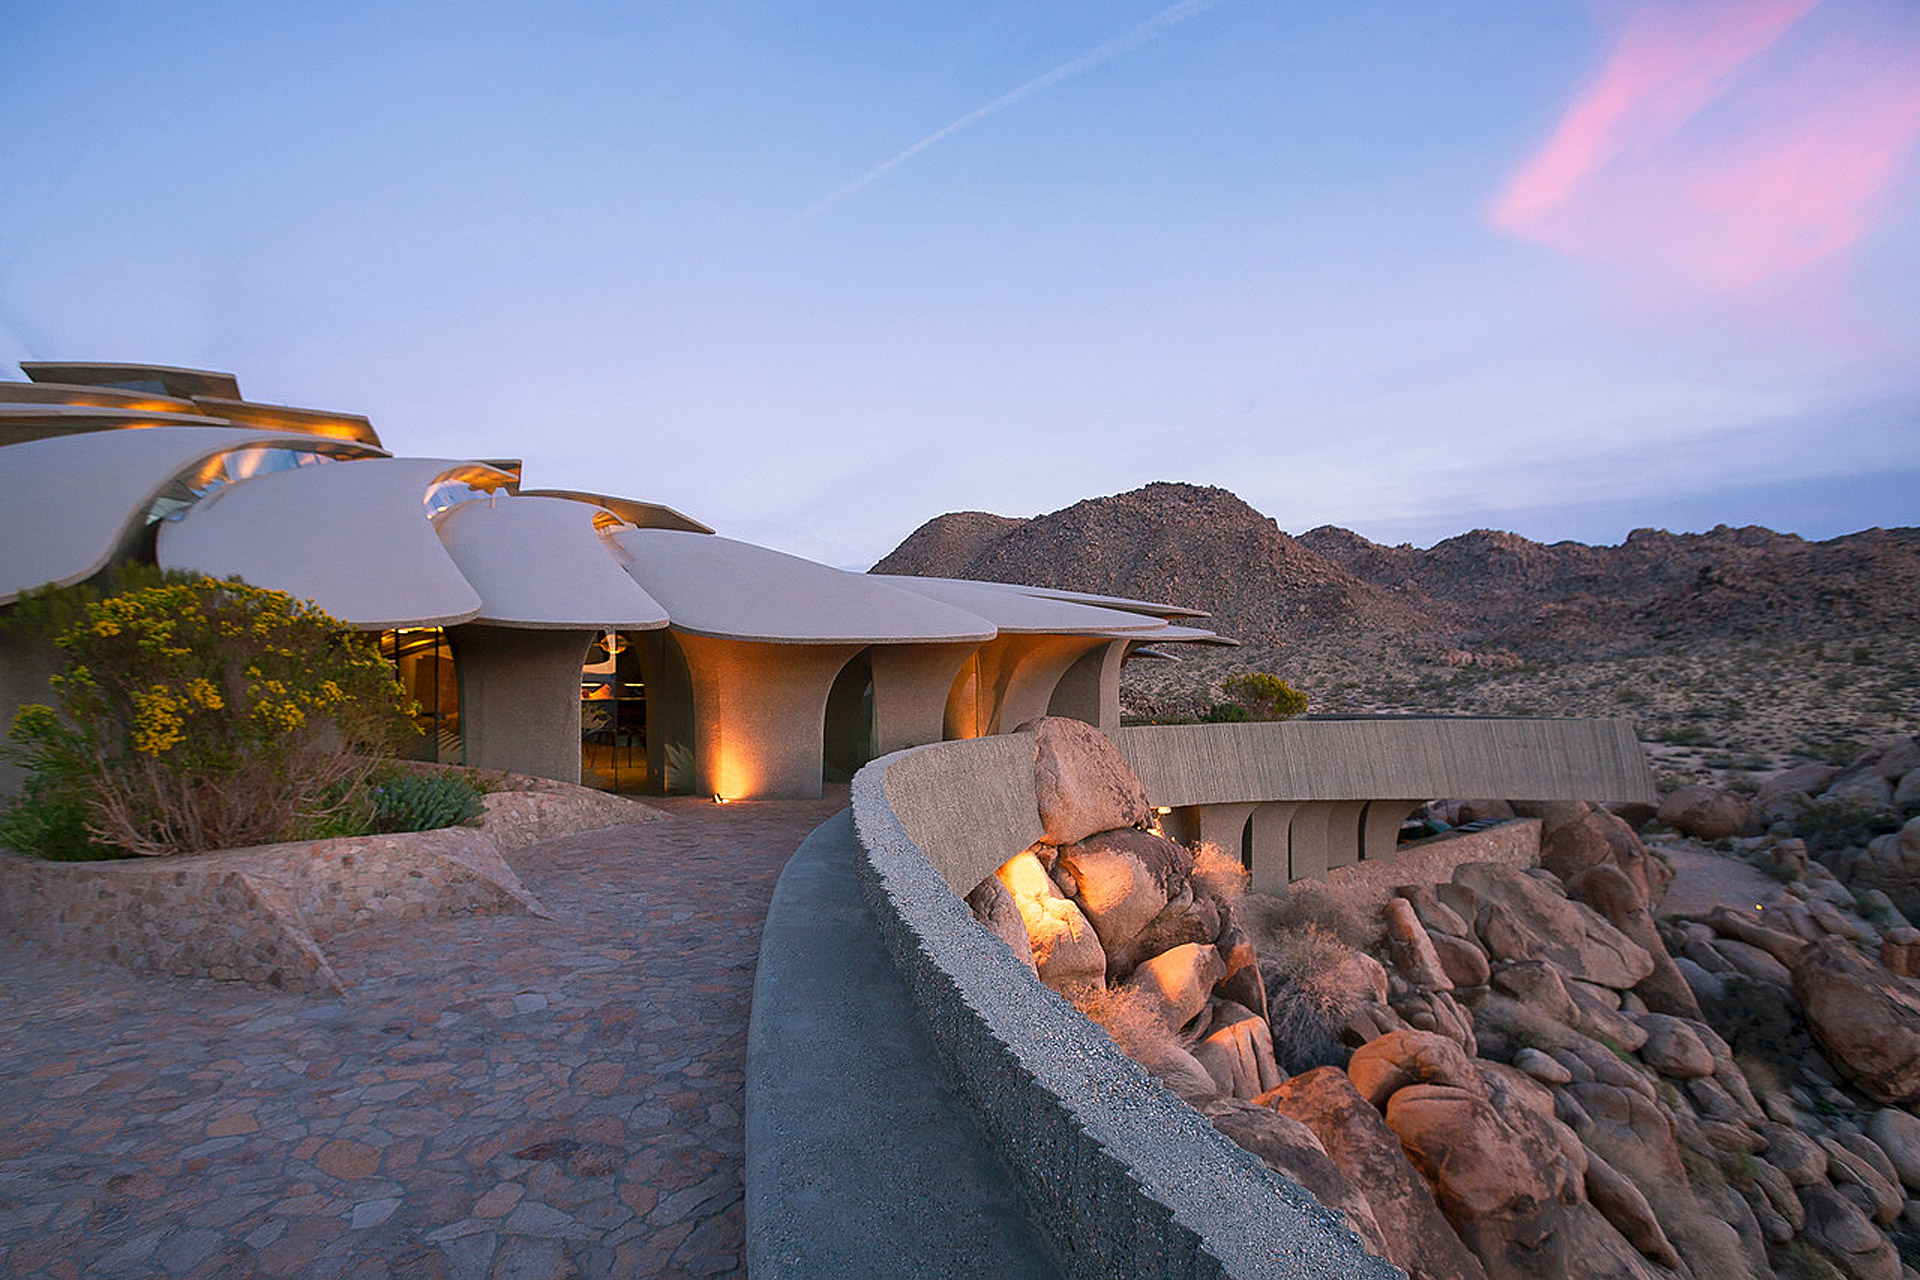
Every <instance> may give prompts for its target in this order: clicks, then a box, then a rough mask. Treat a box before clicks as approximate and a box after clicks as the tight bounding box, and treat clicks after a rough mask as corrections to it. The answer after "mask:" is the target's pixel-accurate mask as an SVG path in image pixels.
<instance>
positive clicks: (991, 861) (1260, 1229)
mask: <svg viewBox="0 0 1920 1280" xmlns="http://www.w3.org/2000/svg"><path fill="white" fill-rule="evenodd" d="M1114 739H1115V742H1116V744H1117V745H1119V746H1120V748H1121V751H1122V753H1123V754H1124V755H1125V756H1126V757H1127V759H1128V762H1129V763H1130V764H1131V765H1132V766H1133V767H1134V769H1135V770H1136V771H1137V772H1138V774H1139V775H1140V777H1141V779H1142V781H1143V782H1144V783H1146V787H1147V794H1148V798H1149V800H1150V801H1151V802H1152V803H1154V804H1161V805H1183V804H1185V805H1194V804H1225V803H1240V802H1247V801H1253V802H1265V801H1271V800H1295V799H1298V800H1316V799H1324V798H1356V799H1364V798H1366V797H1369V796H1379V797H1396V796H1397V797H1405V796H1413V795H1427V796H1430V797H1431V796H1443V795H1450V794H1474V795H1483V794H1484V795H1500V794H1506V793H1508V792H1509V791H1511V792H1512V793H1513V794H1514V795H1515V796H1516V797H1524V798H1529V799H1532V798H1540V799H1572V798H1586V797H1584V796H1583V795H1582V793H1583V792H1587V791H1588V790H1589V789H1590V795H1591V797H1593V798H1605V799H1623V798H1638V796H1639V794H1640V793H1641V792H1642V791H1645V790H1647V789H1649V788H1650V781H1649V779H1648V775H1647V771H1646V765H1645V761H1644V759H1643V758H1642V757H1640V756H1639V754H1638V747H1637V745H1636V744H1634V743H1633V741H1632V737H1631V734H1630V733H1629V732H1628V731H1627V730H1626V729H1625V727H1624V726H1622V725H1620V724H1619V723H1617V722H1575V721H1523V722H1472V721H1448V722H1424V721H1389V722H1380V723H1370V722H1360V723H1352V724H1348V723H1341V722H1311V723H1308V724H1296V725H1287V724H1268V725H1226V726H1203V727H1193V728H1179V729H1129V730H1123V731H1121V732H1120V733H1118V734H1115V735H1114ZM1320 747H1325V748H1327V749H1326V750H1325V751H1320V750H1318V748H1320ZM1505 752H1511V753H1513V754H1512V756H1511V757H1510V760H1509V764H1510V769H1509V774H1508V776H1509V777H1510V778H1511V779H1512V780H1513V781H1514V782H1515V783H1516V784H1517V785H1514V786H1512V787H1509V786H1507V785H1506V784H1505V783H1503V782H1502V775H1501V773H1500V767H1501V763H1502V754H1503V753H1505ZM852 800H853V816H854V825H855V830H856V832H857V834H858V836H859V840H860V844H861V846H862V851H863V857H862V858H861V860H860V863H859V871H860V875H861V881H862V888H863V891H864V893H865V896H866V898H867V900H868V903H869V905H870V906H871V908H872V910H873V914H874V916H875V917H876V919H877V920H878V924H879V929H880V931H881V933H882V935H883V940H884V942H885V944H886V947H887V950H888V952H889V954H890V955H891V956H892V959H893V962H894V965H895V967H896V968H897V970H898V971H899V973H900V975H901V977H902V979H903V980H904V982H905V983H906V985H907V988H908V990H909V992H910V994H911V997H912V1000H913V1003H914V1006H915V1009H916V1012H917V1013H918V1014H919V1016H920V1017H921V1018H922V1019H923V1020H924V1022H925V1024H926V1025H927V1027H928V1029H929V1031H930V1033H931V1036H932V1038H933V1040H934V1042H935V1043H936V1044H938V1045H939V1046H941V1049H942V1052H943V1053H944V1054H945V1055H946V1057H947V1059H948V1065H949V1066H950V1067H951V1068H952V1071H953V1076H954V1078H955V1080H956V1082H957V1083H958V1085H959V1087H960V1089H961V1090H962V1092H963V1093H964V1095H965V1096H966V1097H967V1099H968V1100H969V1102H970V1103H971V1105H972V1106H973V1108H974V1109H975V1111H976V1112H977V1114H978V1116H979V1118H980V1122H981V1127H982V1129H983V1131H984V1132H985V1133H986V1134H987V1135H988V1138H989V1140H990V1141H991V1142H992V1143H993V1144H994V1145H995V1146H996V1147H997V1149H998V1150H999V1152H1000V1154H1001V1155H1002V1157H1003V1158H1004V1159H1005V1160H1006V1161H1007V1163H1008V1165H1009V1166H1010V1167H1012V1168H1013V1169H1014V1171H1015V1173H1016V1176H1017V1177H1018V1178H1019V1179H1020V1181H1021V1185H1022V1188H1023V1191H1024V1192H1025V1194H1026V1196H1027V1199H1028V1202H1029V1205H1030V1206H1031V1207H1032V1209H1033V1211H1034V1213H1035V1215H1036V1216H1037V1218H1038V1219H1039V1221H1040V1222H1041V1225H1042V1229H1043V1230H1044V1231H1045V1232H1046V1233H1047V1234H1048V1236H1049V1237H1050V1239H1051V1240H1052V1241H1053V1242H1054V1244H1055V1246H1056V1247H1057V1249H1058V1250H1059V1251H1060V1253H1061V1254H1062V1256H1063V1257H1064V1258H1065V1260H1066V1262H1067V1264H1068V1266H1069V1268H1070V1270H1071V1271H1072V1272H1073V1273H1074V1274H1078V1275H1086V1276H1112V1275H1127V1276H1141V1277H1160V1276H1168V1277H1173V1276H1181V1277H1189V1276H1206V1277H1213V1276H1237V1277H1238V1276H1244V1277H1255V1276H1260V1277H1266V1276H1276V1277H1309V1276H1312V1277H1319V1276H1332V1275H1338V1276H1362V1277H1365V1276H1390V1275H1398V1274H1400V1272H1398V1271H1397V1270H1396V1269H1395V1268H1394V1267H1392V1266H1391V1265H1389V1264H1387V1263H1386V1262H1383V1261H1382V1260H1380V1259H1378V1258H1375V1257H1373V1256H1372V1255H1370V1254H1367V1253H1366V1252H1365V1251H1364V1250H1363V1249H1362V1248H1361V1246H1360V1243H1359V1241H1358V1240H1357V1239H1356V1238H1355V1237H1354V1236H1353V1235H1352V1234H1351V1233H1350V1232H1349V1231H1348V1230H1347V1229H1346V1226H1345V1224H1344V1222H1343V1221H1342V1220H1341V1219H1340V1218H1339V1217H1338V1216H1337V1215H1335V1214H1333V1213H1331V1212H1329V1211H1328V1210H1326V1209H1325V1208H1324V1207H1322V1206H1321V1205H1320V1204H1319V1202H1318V1201H1316V1200H1315V1199H1314V1198H1313V1196H1312V1195H1310V1194H1309V1193H1308V1192H1306V1191H1305V1190H1303V1189H1302V1188H1300V1187H1298V1186H1295V1185H1294V1184H1293V1183H1291V1182H1289V1181H1287V1180H1286V1179H1284V1178H1281V1177H1279V1176H1278V1175H1276V1174H1274V1173H1273V1172H1271V1171H1270V1170H1268V1169H1267V1168H1266V1166H1265V1165H1263V1164H1262V1163H1261V1162H1260V1161H1259V1160H1257V1159H1255V1158H1254V1157H1253V1156H1251V1155H1249V1154H1248V1153H1247V1152H1245V1151H1243V1150H1242V1149H1241V1148H1239V1147H1238V1146H1236V1145H1235V1144H1234V1143H1232V1142H1231V1141H1230V1140H1228V1139H1227V1138H1226V1137H1225V1136H1224V1135H1222V1134H1221V1133H1220V1132H1219V1131H1217V1130H1216V1129H1214V1127H1213V1126H1212V1125H1211V1124H1210V1123H1209V1122H1208V1121H1207V1120H1206V1119H1205V1118H1204V1117H1203V1116H1201V1115H1200V1114H1199V1113H1198V1112H1196V1111H1195V1110H1193V1108H1191V1107H1189V1106H1188V1105H1187V1104H1186V1103H1184V1102H1182V1101H1181V1100H1180V1099H1178V1098H1177V1097H1175V1096H1174V1095H1173V1094H1172V1093H1170V1092H1168V1091H1167V1090H1166V1089H1165V1088H1164V1087H1162V1086H1161V1085H1160V1083H1159V1082H1158V1081H1156V1080H1154V1079H1153V1078H1152V1077H1150V1076H1148V1075H1147V1074H1146V1072H1145V1071H1143V1070H1142V1069H1141V1068H1140V1066H1139V1065H1138V1064H1136V1063H1135V1062H1134V1061H1133V1060H1132V1059H1130V1058H1128V1057H1126V1056H1125V1055H1124V1054H1122V1053H1121V1052H1120V1051H1119V1050H1118V1049H1117V1048H1116V1047H1115V1046H1114V1045H1113V1042H1112V1041H1111V1040H1110V1039H1108V1037H1107V1036H1106V1034H1105V1033H1104V1032H1103V1031H1101V1030H1100V1029H1099V1028H1097V1027H1095V1026H1094V1025H1093V1024H1092V1023H1090V1022H1089V1021H1087V1020H1086V1019H1085V1018H1083V1017H1081V1016H1080V1014H1079V1013H1078V1012H1077V1011H1076V1010H1074V1009H1073V1007H1072V1006H1071V1005H1069V1004H1068V1003H1067V1002H1066V1001H1065V1000H1063V999H1061V998H1060V997H1059V996H1057V995H1056V994H1054V993H1053V992H1052V991H1050V990H1048V989H1047V988H1046V987H1044V986H1042V985H1041V984H1040V983H1039V981H1038V980H1036V978H1035V977H1034V975H1033V973H1032V972H1031V970H1029V969H1028V968H1026V967H1025V966H1024V965H1022V964H1020V963H1019V962H1018V961H1017V960H1015V959H1014V957H1013V954H1012V952H1010V951H1009V950H1007V948H1006V946H1005V945H1004V944H1002V943H1001V942H1000V941H999V940H998V939H996V938H994V937H992V936H991V935H990V934H989V933H988V932H987V931H986V930H985V929H983V928H981V927H980V926H979V925H978V924H977V923H975V921H974V919H973V916H972V914H971V913H970V912H969V911H968V910H967V907H966V905H965V904H964V903H963V902H962V901H961V899H960V897H959V896H958V895H960V894H964V893H965V892H966V891H967V890H968V889H970V888H971V887H972V886H973V885H974V884H976V883H978V881H979V880H981V879H982V878H983V877H985V876H987V875H990V874H992V872H993V870H994V868H995V867H997V866H999V865H1000V863H1001V862H1003V861H1005V860H1006V859H1007V858H1008V857H1011V856H1012V855H1013V854H1015V853H1018V852H1019V851H1020V850H1022V849H1024V848H1026V847H1027V846H1028V845H1030V844H1031V843H1032V842H1033V841H1034V840H1035V839H1037V838H1038V836H1039V834H1040V823H1039V816H1038V813H1037V810H1036V807H1035V801H1034V790H1033V745H1032V739H1031V736H1030V735H1026V734H1015V735H1005V736H997V737H990V738H983V739H973V740H968V741H962V742H947V743H939V744H935V745H933V746H929V747H921V748H915V749H913V750H909V751H903V752H898V753H896V754H894V755H891V756H886V757H883V758H881V759H879V760H876V761H874V762H873V763H872V764H870V765H868V766H867V767H866V768H865V769H863V770H861V772H860V773H859V774H858V775H857V776H856V777H855V779H854V782H853V794H852ZM1539 831H1540V828H1539V823H1538V822H1537V821H1526V822H1516V823H1509V824H1506V825H1504V826H1502V827H1499V828H1495V829H1493V830H1490V831H1484V832H1476V833H1469V834H1464V835H1461V836H1457V837H1452V838H1442V839H1439V840H1434V841H1428V842H1424V843H1423V844H1422V845H1419V846H1411V847H1410V848H1409V849H1408V850H1407V852H1406V858H1407V861H1405V862H1402V861H1401V860H1400V858H1399V856H1398V855H1396V856H1395V857H1394V858H1392V859H1378V860H1374V861H1370V862H1369V861H1363V862H1361V863H1359V864H1358V865H1356V866H1353V867H1348V868H1345V869H1344V870H1342V871H1340V872H1337V873H1335V874H1334V876H1330V877H1329V878H1330V879H1333V878H1335V877H1338V878H1339V880H1340V881H1341V882H1343V883H1346V884H1347V885H1349V886H1350V887H1351V888H1352V889H1353V890H1354V891H1355V892H1358V893H1360V894H1362V895H1366V894H1372V893H1382V894H1384V893H1385V892H1386V891H1387V890H1388V889H1390V887H1391V885H1392V884H1394V883H1401V882H1403V881H1404V880H1405V879H1406V878H1408V877H1409V876H1410V875H1412V874H1415V873H1422V872H1424V871H1427V870H1431V869H1432V868H1433V867H1434V866H1439V865H1452V864H1453V863H1455V862H1458V861H1462V860H1468V859H1496V860H1500V861H1515V862H1528V861H1531V860H1533V859H1534V858H1535V857H1537V854H1538V849H1539Z"/></svg>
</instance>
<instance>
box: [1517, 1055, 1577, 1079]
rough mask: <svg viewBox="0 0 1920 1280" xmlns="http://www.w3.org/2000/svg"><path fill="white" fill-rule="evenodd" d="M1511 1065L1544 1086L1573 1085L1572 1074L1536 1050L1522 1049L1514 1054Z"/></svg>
mask: <svg viewBox="0 0 1920 1280" xmlns="http://www.w3.org/2000/svg"><path fill="white" fill-rule="evenodd" d="M1513 1065H1514V1066H1515V1067H1517V1068H1519V1069H1520V1070H1522V1071H1524V1072H1526V1073H1527V1074H1528V1075H1530V1076H1532V1077H1533V1078H1534V1079H1535V1080H1538V1081H1539V1082H1540V1083H1541V1084H1544V1085H1556V1084H1572V1083H1573V1072H1571V1071H1569V1070H1568V1069H1567V1068H1566V1067H1565V1066H1563V1065H1561V1064H1560V1063H1559V1062H1558V1061H1556V1060H1555V1059H1553V1058H1552V1057H1550V1056H1549V1055H1547V1054H1545V1053H1542V1052H1541V1051H1540V1050H1538V1049H1532V1048H1528V1049H1522V1050H1521V1051H1520V1052H1518V1053H1516V1054H1514V1055H1513Z"/></svg>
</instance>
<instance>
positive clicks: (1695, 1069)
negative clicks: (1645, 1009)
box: [1639, 1013, 1714, 1080]
mask: <svg viewBox="0 0 1920 1280" xmlns="http://www.w3.org/2000/svg"><path fill="white" fill-rule="evenodd" d="M1639 1021H1640V1026H1641V1028H1642V1029H1643V1030H1644V1031H1645V1032H1646V1033H1647V1042H1646V1043H1645V1044H1643V1045H1642V1046H1640V1057H1641V1060H1642V1061H1644V1062H1645V1063H1646V1064H1647V1065H1648V1066H1650V1067H1652V1068H1653V1069H1654V1070H1655V1071H1658V1072H1659V1073H1660V1074H1661V1075H1663V1076H1672V1077H1673V1078H1674V1079H1676V1080H1692V1079H1695V1078H1696V1077H1699V1076H1710V1075H1712V1074H1713V1072H1714V1061H1713V1054H1712V1053H1710V1052H1709V1051H1708V1049H1707V1046H1706V1044H1705V1043H1704V1042H1703V1041H1702V1040H1701V1039H1700V1036H1699V1034H1698V1033H1697V1032H1696V1031H1695V1030H1694V1028H1693V1026H1692V1024H1690V1023H1688V1022H1686V1021H1685V1020H1684V1019H1681V1018H1674V1017H1669V1016H1667V1015H1666V1014H1660V1013H1649V1014H1645V1015H1643V1016H1642V1017H1641V1018H1640V1020H1639Z"/></svg>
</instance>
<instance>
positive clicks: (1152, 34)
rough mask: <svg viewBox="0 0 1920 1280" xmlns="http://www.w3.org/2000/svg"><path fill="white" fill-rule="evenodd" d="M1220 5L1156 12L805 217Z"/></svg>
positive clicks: (897, 157) (872, 172) (931, 137)
mask: <svg viewBox="0 0 1920 1280" xmlns="http://www.w3.org/2000/svg"><path fill="white" fill-rule="evenodd" d="M1220 3H1221V0H1180V3H1179V4H1174V5H1168V6H1167V7H1166V8H1165V9H1162V10H1161V11H1160V12H1159V13H1156V14H1154V15H1153V16H1152V17H1151V18H1148V19H1147V20H1146V21H1145V22H1143V23H1141V24H1140V25H1139V26H1137V27H1134V28H1132V29H1131V30H1128V31H1123V32H1121V33H1120V34H1119V35H1117V36H1115V37H1113V39H1111V40H1108V41H1107V42H1105V43H1104V44H1098V45H1095V46H1094V47H1093V48H1091V49H1089V50H1087V51H1086V52H1085V53H1083V54H1081V55H1080V56H1079V57H1077V58H1072V59H1069V60H1068V61H1066V62H1063V63H1061V64H1060V65H1059V66H1057V67H1055V68H1054V69H1053V70H1051V71H1047V72H1043V73H1042V74H1040V75H1037V76H1035V77H1034V78H1033V79H1031V80H1029V81H1027V82H1026V83H1025V84H1023V85H1021V86H1020V87H1019V88H1017V89H1011V90H1009V91H1007V92H1006V93H1003V94H1001V95H1000V96H999V97H997V98H995V99H994V100H993V101H992V102H989V103H987V104H986V105H985V106H983V107H976V108H975V109H974V110H972V111H969V112H967V114H966V115H963V116H961V117H960V118H959V119H957V120H955V121H953V122H952V123H951V124H948V125H944V126H942V127H941V128H939V129H936V130H934V131H933V132H932V133H930V134H928V135H927V136H926V137H924V138H922V139H920V141H918V142H916V143H914V144H913V145H912V146H910V147H907V148H906V149H905V150H903V151H900V152H898V153H896V154H894V155H892V156H890V157H888V158H887V159H885V160H883V161H881V162H880V163H879V164H877V165H875V166H874V167H873V168H871V169H869V170H867V171H866V172H865V173H863V174H861V175H860V176H859V177H857V178H855V179H854V180H853V181H852V182H849V183H847V184H846V185H845V186H843V187H841V188H840V189H838V190H837V191H834V192H832V193H831V194H829V195H827V196H825V197H823V198H822V199H820V200H818V201H815V202H814V203H813V204H812V205H810V206H808V207H807V209H806V210H805V211H804V212H803V213H802V214H801V215H800V216H801V217H803V218H811V217H813V216H814V215H815V214H818V213H821V212H824V211H825V210H827V209H830V208H832V207H833V206H834V205H836V204H838V203H840V202H841V201H842V200H844V199H846V198H847V197H848V196H850V195H852V194H853V193H854V192H856V191H858V190H860V189H861V188H862V187H864V186H867V185H868V184H869V183H871V182H873V181H874V180H875V179H877V178H881V177H884V176H885V175H887V174H888V173H891V172H892V171H893V170H895V169H897V168H899V167H900V166H901V165H903V164H905V163H906V162H907V161H909V160H911V159H913V158H914V157H915V156H917V155H919V154H920V153H921V152H922V151H925V150H926V149H927V148H928V147H931V146H933V145H934V144H936V143H938V142H942V141H944V140H945V139H947V138H950V137H952V136H953V135H954V134H956V133H958V132H960V131H961V130H962V129H964V128H966V127H967V126H968V125H971V124H978V123H979V122H980V121H982V120H985V119H986V118H987V117H988V116H992V115H997V114H999V113H1000V112H1002V111H1005V110H1006V109H1007V108H1008V107H1011V106H1013V105H1015V104H1016V103H1019V102H1022V101H1024V100H1025V99H1027V98H1031V97H1032V96H1033V95H1034V94H1036V93H1040V92H1042V91H1044V90H1047V89H1051V88H1052V87H1053V86H1054V85H1057V84H1059V83H1060V82H1061V81H1063V80H1071V79H1072V78H1073V77H1074V76H1077V75H1080V74H1082V73H1083V72H1087V71H1091V70H1093V69H1094V68H1095V67H1097V66H1099V65H1100V64H1101V63H1103V62H1111V61H1112V60H1113V59H1115V58H1117V57H1119V56H1121V55H1122V54H1126V53H1131V52H1133V51H1134V50H1135V49H1138V48H1139V47H1140V46H1142V45H1144V44H1147V43H1149V42H1151V41H1153V40H1157V39H1158V38H1159V37H1160V36H1162V35H1164V34H1165V33H1166V32H1167V31H1169V30H1171V29H1172V28H1174V27H1177V26H1179V25H1180V24H1181V23H1183V22H1185V21H1186V20H1187V19H1189V18H1193V17H1197V16H1198V15H1200V14H1202V13H1205V12H1206V11H1207V10H1209V9H1211V8H1214V7H1215V6H1216V5H1218V4H1220Z"/></svg>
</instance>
